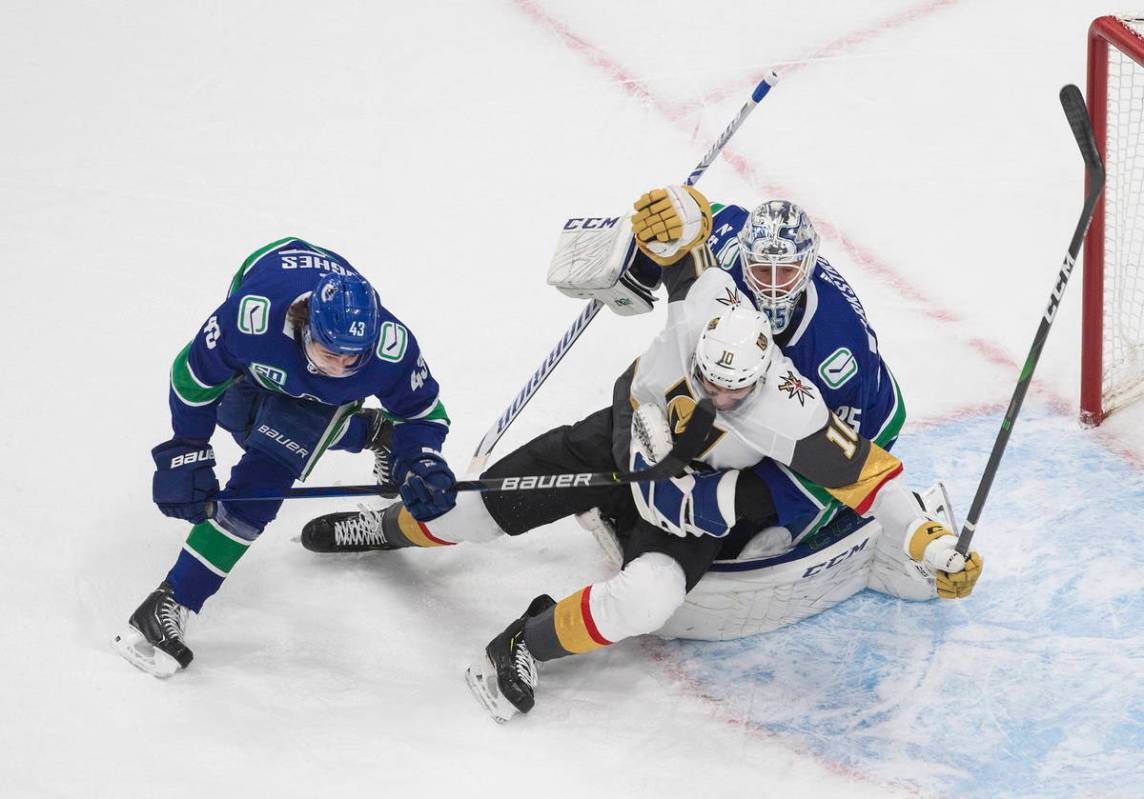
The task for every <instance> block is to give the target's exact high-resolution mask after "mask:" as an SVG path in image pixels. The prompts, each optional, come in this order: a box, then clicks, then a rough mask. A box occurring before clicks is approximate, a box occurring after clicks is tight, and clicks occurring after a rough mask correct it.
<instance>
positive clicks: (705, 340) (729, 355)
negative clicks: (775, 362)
mask: <svg viewBox="0 0 1144 799" xmlns="http://www.w3.org/2000/svg"><path fill="white" fill-rule="evenodd" d="M774 351H775V350H774V345H773V344H772V343H771V326H770V323H769V322H768V321H767V317H766V316H764V315H763V314H762V313H760V312H759V311H756V310H755V309H754V308H748V307H746V306H745V305H739V306H734V307H731V308H729V309H728V310H726V311H724V312H723V313H722V314H721V315H719V316H717V317H715V318H714V319H712V320H711V321H710V322H708V323H707V327H706V328H704V330H703V332H702V333H701V334H700V335H699V342H698V343H697V344H696V345H695V359H694V368H693V372H692V374H693V377H694V378H695V382H696V384H697V385H698V387H699V389H700V390H701V391H702V392H703V393H704V394H706V395H707V396H708V397H710V398H711V401H712V402H714V403H715V407H716V408H717V409H719V410H721V411H729V410H732V409H733V408H735V407H736V406H738V405H739V404H740V403H742V401H743V400H745V399H746V398H747V397H748V396H750V395H751V394H753V393H754V391H755V389H756V388H757V387H758V386H759V385H760V384H761V383H762V380H763V376H764V375H765V374H766V372H767V367H768V366H770V363H771V360H772V358H773V357H774Z"/></svg>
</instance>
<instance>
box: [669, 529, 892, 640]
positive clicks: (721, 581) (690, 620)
mask: <svg viewBox="0 0 1144 799" xmlns="http://www.w3.org/2000/svg"><path fill="white" fill-rule="evenodd" d="M881 532H882V531H881V526H880V525H878V523H877V522H875V521H867V522H866V523H865V524H863V525H862V526H861V527H859V528H858V529H856V530H855V531H854V532H852V533H850V534H849V535H846V536H844V537H843V538H841V539H839V540H838V541H836V542H834V543H833V544H831V545H829V546H827V547H824V548H822V549H819V550H811V549H810V548H809V546H807V545H806V544H800V545H799V546H797V547H795V548H794V549H793V550H791V551H790V552H787V553H784V554H782V555H778V556H776V557H770V558H763V559H760V560H756V561H719V562H716V563H715V564H714V566H713V567H712V571H709V572H708V573H707V574H705V575H704V576H703V579H701V580H700V581H699V583H698V584H697V585H696V586H695V587H694V588H693V589H692V590H691V591H690V593H688V594H687V598H686V601H685V602H684V603H683V605H682V606H681V607H680V608H679V610H677V611H676V612H675V613H674V614H673V615H672V617H671V618H670V619H669V620H668V621H667V623H666V624H664V626H663V627H662V628H661V629H660V630H659V631H658V632H657V633H656V634H657V635H660V636H662V637H664V638H690V639H697V640H702V641H729V640H733V639H736V638H744V637H746V636H749V635H757V634H759V633H765V632H770V631H772V630H777V629H779V628H780V627H786V626H787V625H790V624H794V623H795V622H798V621H801V620H803V619H805V618H808V617H810V616H814V615H817V614H819V613H821V612H823V611H824V610H829V609H830V608H832V607H834V606H835V605H837V604H838V603H839V602H843V601H845V600H846V599H849V598H850V597H851V596H853V595H854V594H856V593H858V592H859V591H861V590H862V589H863V588H865V587H866V580H867V576H868V574H869V570H870V564H871V561H872V560H873V558H874V552H875V546H876V544H877V540H878V538H879V537H880V536H881Z"/></svg>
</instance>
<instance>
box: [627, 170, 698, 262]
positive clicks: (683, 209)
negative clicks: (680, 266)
mask: <svg viewBox="0 0 1144 799" xmlns="http://www.w3.org/2000/svg"><path fill="white" fill-rule="evenodd" d="M633 207H634V208H635V210H636V213H635V216H633V217H632V232H633V233H634V234H635V237H636V246H638V247H639V248H640V250H641V251H642V252H643V253H644V254H645V255H647V257H649V258H651V259H652V260H653V261H655V262H656V263H657V264H659V265H660V266H670V265H672V264H674V263H675V262H677V261H679V260H681V259H682V258H683V256H685V255H687V253H688V252H690V251H691V248H692V247H694V246H695V245H697V244H699V243H700V242H702V241H704V240H705V239H706V238H707V237H708V236H709V235H711V204H710V203H708V202H707V198H706V197H704V196H703V195H702V194H701V193H700V192H699V191H698V190H696V189H695V188H693V187H691V186H667V187H665V188H662V189H652V190H651V191H649V192H648V193H646V194H644V195H643V196H642V197H640V198H639V199H638V200H636V201H635V203H634V204H633Z"/></svg>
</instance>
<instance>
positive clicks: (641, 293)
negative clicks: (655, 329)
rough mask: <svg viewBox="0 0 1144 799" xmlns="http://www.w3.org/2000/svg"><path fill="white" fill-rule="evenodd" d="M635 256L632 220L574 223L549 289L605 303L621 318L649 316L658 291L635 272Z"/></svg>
mask: <svg viewBox="0 0 1144 799" xmlns="http://www.w3.org/2000/svg"><path fill="white" fill-rule="evenodd" d="M635 256H636V248H635V242H634V239H633V238H632V220H631V217H630V216H617V217H602V216H585V217H579V216H577V217H572V218H571V219H569V220H568V221H566V222H565V223H564V229H563V230H562V231H561V232H560V240H559V241H558V242H557V243H556V252H555V253H553V255H552V263H551V264H550V265H549V267H548V285H550V286H555V287H556V288H557V290H559V291H560V293H562V294H567V295H568V296H569V297H577V298H579V299H584V300H599V301H600V302H602V303H604V304H605V305H607V306H608V307H609V308H611V309H612V310H613V311H615V312H616V313H618V314H620V315H621V316H633V315H635V314H641V313H647V312H648V311H650V310H651V309H652V303H653V302H654V301H655V300H654V297H653V296H652V291H653V290H654V286H649V285H645V284H644V283H642V282H640V281H639V280H638V279H636V277H635V276H634V275H633V274H632V273H631V272H630V271H629V268H630V267H631V265H632V262H633V261H634V260H635Z"/></svg>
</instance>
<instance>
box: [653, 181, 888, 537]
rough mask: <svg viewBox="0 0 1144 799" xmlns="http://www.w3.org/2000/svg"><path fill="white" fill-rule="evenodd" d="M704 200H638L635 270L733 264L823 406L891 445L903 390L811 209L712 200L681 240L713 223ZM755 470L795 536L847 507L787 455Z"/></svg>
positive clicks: (691, 193) (663, 195)
mask: <svg viewBox="0 0 1144 799" xmlns="http://www.w3.org/2000/svg"><path fill="white" fill-rule="evenodd" d="M704 206H707V200H706V198H705V197H704V196H703V195H702V194H701V193H700V192H699V191H698V190H696V189H695V188H693V187H686V188H683V187H678V186H676V187H666V188H663V189H656V190H653V191H650V192H648V193H646V194H644V195H643V196H642V197H641V198H640V199H639V200H638V201H636V203H635V209H636V214H635V216H634V217H633V220H632V225H633V229H634V235H635V236H636V238H637V240H638V242H639V250H640V252H639V253H638V254H637V255H636V256H635V260H634V263H633V264H632V267H631V269H632V271H633V272H635V273H637V274H640V275H641V276H643V279H644V281H645V282H648V283H651V282H654V281H655V280H656V278H657V277H658V267H661V266H664V265H668V264H675V263H677V262H679V261H680V260H681V259H684V258H690V259H691V260H693V261H694V262H695V268H698V269H707V268H718V269H722V270H724V271H725V272H727V273H728V274H729V275H730V276H731V277H732V278H734V280H735V284H736V286H737V287H738V289H739V291H740V292H742V294H743V295H745V296H747V297H748V298H749V299H751V300H752V302H753V303H754V304H755V307H756V308H757V309H758V310H760V311H762V312H763V313H765V314H766V316H767V318H768V320H769V321H770V324H771V331H772V334H773V335H774V340H775V343H776V344H778V345H779V347H780V348H781V349H782V351H783V354H784V355H786V356H787V357H788V358H790V359H791V361H793V362H794V364H795V366H797V367H798V369H799V370H800V372H801V373H802V374H803V375H805V376H806V377H808V378H810V379H811V380H812V381H813V382H814V384H815V387H816V388H817V389H818V391H819V393H820V395H821V396H822V399H823V401H824V402H825V403H826V406H827V407H828V408H829V409H830V410H831V411H832V412H833V413H834V414H835V415H836V416H837V417H838V418H840V419H841V420H842V421H844V422H846V423H847V424H848V425H849V426H850V427H852V428H853V429H854V430H855V432H858V433H860V434H861V435H863V436H865V437H866V438H868V439H870V440H871V441H873V442H874V443H875V444H878V445H879V446H881V447H883V448H884V449H887V450H889V449H891V448H892V447H893V445H894V443H895V441H896V440H897V437H898V433H899V432H900V431H901V429H902V425H903V423H904V422H905V419H906V408H905V403H904V402H903V400H902V393H901V391H900V389H899V388H898V383H897V381H896V380H895V379H894V376H893V375H892V374H891V373H890V369H889V367H888V366H887V365H886V362H885V360H883V358H882V354H881V352H880V350H879V347H878V336H877V334H876V333H875V332H874V329H873V328H872V327H871V326H870V323H869V321H868V320H867V318H866V311H865V309H864V308H863V307H862V303H861V301H859V299H858V295H857V294H856V293H855V292H854V289H852V288H851V287H850V284H849V283H848V282H847V281H846V279H845V278H844V277H842V275H841V274H839V273H838V272H837V271H836V270H835V269H834V267H832V266H831V265H830V263H829V262H828V261H827V260H826V259H825V258H823V257H822V256H821V255H820V254H819V243H820V239H819V235H818V232H817V231H816V230H815V228H814V225H813V223H812V222H811V220H810V217H809V216H808V215H807V214H806V212H805V211H803V210H802V209H801V208H800V207H799V206H797V205H795V204H794V203H791V202H788V201H784V200H769V201H767V202H763V203H761V204H759V205H757V206H755V208H754V209H752V210H749V211H748V210H747V209H746V208H744V207H742V206H739V205H720V204H718V203H714V204H711V205H710V206H709V207H710V214H711V216H710V218H711V222H710V223H709V224H710V228H709V230H708V231H707V232H708V235H707V237H706V239H705V240H702V239H701V240H700V241H699V242H698V243H697V245H696V246H693V247H691V248H690V249H687V248H682V247H680V246H679V244H680V242H679V239H678V237H679V234H680V233H681V232H682V231H683V229H684V226H685V225H691V226H695V225H697V224H699V225H704V224H707V223H706V222H705V219H706V214H707V209H706V207H704ZM754 471H755V472H756V473H757V474H758V475H759V476H760V477H761V478H762V479H763V481H764V482H765V483H766V485H767V487H768V489H769V490H770V493H771V495H772V497H773V499H774V505H775V509H776V518H775V524H776V525H777V526H779V527H781V528H784V529H787V530H789V531H791V532H792V533H793V536H794V538H795V539H796V540H802V539H806V538H810V537H812V536H814V535H815V534H817V533H818V532H819V531H820V530H822V529H823V528H824V527H826V525H828V524H829V523H830V522H831V521H833V520H835V518H836V517H837V516H838V514H839V512H840V511H841V512H843V513H845V511H844V510H843V507H842V504H841V503H840V502H838V501H837V500H836V499H834V498H833V497H831V496H830V494H829V493H828V492H827V491H826V490H825V489H823V488H822V487H821V486H817V485H815V484H814V483H811V482H810V481H808V480H806V479H804V478H802V477H800V476H798V475H796V474H794V473H793V472H792V471H791V470H790V469H788V468H786V467H785V466H782V465H781V464H778V463H776V462H774V461H772V460H765V461H763V462H762V463H760V464H759V465H758V466H756V467H755V470H754ZM788 543H789V542H788ZM727 554H728V555H729V556H735V555H738V554H739V552H738V551H735V550H734V549H733V550H732V551H730V552H729V553H727Z"/></svg>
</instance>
